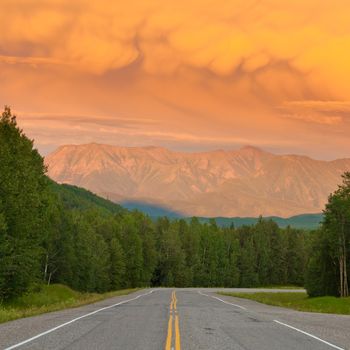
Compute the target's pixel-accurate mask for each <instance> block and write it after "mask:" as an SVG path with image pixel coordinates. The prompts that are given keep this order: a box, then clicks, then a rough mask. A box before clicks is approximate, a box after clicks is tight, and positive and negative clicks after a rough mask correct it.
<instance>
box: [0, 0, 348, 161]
mask: <svg viewBox="0 0 350 350" xmlns="http://www.w3.org/2000/svg"><path fill="white" fill-rule="evenodd" d="M349 23H350V4H349V2H348V1H347V0H334V1H333V2H325V1H324V2H320V1H318V0H307V1H305V0H295V1H290V2H286V1H280V0H262V1H256V0H244V1H243V0H228V1H227V0H215V1H214V0H186V1H185V0H178V1H163V0H149V1H140V0H129V1H125V2H122V1H117V2H113V1H107V0H101V1H95V0H75V1H69V0H2V1H1V2H0V79H1V84H0V102H2V103H3V104H5V103H11V104H13V105H14V106H15V107H18V109H21V110H24V111H25V112H27V113H24V114H23V115H25V116H26V118H29V116H28V112H36V113H37V112H41V113H44V115H52V114H54V115H57V114H62V115H64V114H65V113H68V114H71V115H84V116H86V115H90V114H91V115H97V116H101V115H102V116H103V115H112V116H114V117H111V118H112V122H111V121H110V120H106V119H105V118H102V117H101V118H100V119H99V123H100V125H101V128H104V127H106V126H108V125H111V123H112V124H113V123H115V125H118V122H119V121H120V118H129V117H130V118H134V117H136V119H144V120H147V119H152V120H156V121H157V123H158V124H157V123H156V124H155V125H157V126H155V125H154V126H149V125H148V126H147V128H149V129H147V132H145V133H142V132H140V133H139V134H137V135H138V137H139V138H140V140H141V141H140V142H142V137H144V139H143V140H144V142H145V143H146V142H149V141H150V140H149V138H147V137H146V136H145V135H146V134H147V133H149V134H152V135H156V134H157V133H160V134H162V135H163V134H164V135H168V137H169V138H171V137H172V136H171V135H170V134H169V131H168V130H176V131H175V132H174V134H176V135H187V136H189V137H187V136H186V137H187V139H190V138H191V137H192V136H193V137H194V138H195V139H196V138H198V139H200V138H201V137H202V138H203V140H204V139H206V140H210V139H211V138H212V139H213V140H218V139H220V138H222V140H233V142H232V144H235V143H236V142H238V140H241V142H244V140H247V141H249V143H254V142H253V141H254V139H256V140H257V143H259V144H260V145H265V144H267V143H268V142H267V141H266V142H265V141H264V140H263V139H262V137H261V135H264V137H265V139H266V140H269V142H270V144H271V145H275V144H277V143H278V142H282V141H281V140H286V143H287V144H293V142H298V140H300V138H298V137H294V136H293V133H298V134H302V135H304V136H305V137H306V139H307V141H305V145H304V149H305V150H306V149H307V147H310V148H312V149H314V151H313V152H314V153H316V152H317V151H316V148H317V145H318V144H319V143H320V142H321V143H324V139H325V135H326V132H327V133H328V134H329V135H330V136H329V137H330V139H332V140H333V141H332V142H334V143H335V144H334V150H333V151H332V154H335V153H337V152H340V150H342V149H344V148H346V147H348V146H350V144H349V141H347V138H348V136H347V132H348V131H350V127H349V121H348V118H347V113H348V110H345V111H344V108H343V109H342V110H341V111H340V110H339V108H338V107H339V106H338V107H337V108H335V107H334V105H333V106H331V104H332V103H333V102H334V103H343V102H341V101H349V100H350V86H349V84H350V83H349V81H350V65H349V63H348V62H349V58H350V26H349ZM293 101H300V102H298V103H295V102H293ZM310 101H319V102H317V103H316V104H315V103H311V102H310ZM322 101H330V102H327V106H328V107H327V108H329V109H330V110H325V105H322V103H323V102H322ZM332 101H333V102H332ZM336 101H340V102H336ZM303 103H304V105H302V104H303ZM334 103H333V104H334ZM344 103H347V102H344ZM67 109H68V111H67ZM62 118H63V119H65V120H70V123H76V124H74V125H76V126H77V128H76V130H78V129H79V128H78V126H79V125H78V124H79V121H78V120H77V119H76V118H75V119H74V118H72V119H69V117H67V116H66V117H64V116H62ZM96 120H97V119H96ZM41 122H42V123H46V125H49V123H51V124H50V125H57V124H56V123H58V120H52V119H50V118H48V119H47V120H46V121H41ZM28 123H29V124H30V128H31V130H33V132H34V131H35V130H34V129H35V125H34V121H33V119H28ZM29 124H28V125H29ZM65 125H67V123H66V124H65ZM70 125H72V124H70ZM160 125H161V126H160ZM315 125H316V126H317V127H315ZM61 126H62V125H61ZM28 127H29V126H28ZM142 127H144V126H142ZM62 128H63V126H62ZM140 128H141V126H140ZM152 128H153V129H152ZM157 128H159V129H157ZM167 129H168V130H167ZM37 130H39V126H37ZM286 130H288V132H286ZM291 131H292V132H291ZM77 132H78V131H77ZM85 132H89V133H90V132H92V131H91V130H90V129H89V130H88V131H86V130H85ZM232 134H234V135H232ZM91 135H94V137H97V136H96V133H93V134H91ZM334 135H337V137H336V138H334ZM166 137H167V136H164V138H166ZM39 138H40V136H39ZM131 138H132V135H130V138H129V140H131ZM173 139H176V140H178V142H182V141H183V142H185V141H184V139H185V138H184V137H182V138H181V137H174V138H173ZM62 140H63V138H62ZM157 140H158V139H155V141H156V142H158V141H157ZM287 141H288V142H287ZM57 142H58V141H57ZM62 142H63V141H62ZM115 142H117V141H115ZM130 142H131V141H130ZM203 142H204V141H203ZM215 142H216V141H215ZM230 142H231V141H230ZM230 142H227V143H230ZM227 143H226V141H225V142H223V144H224V145H226V144H227ZM230 144H231V143H230Z"/></svg>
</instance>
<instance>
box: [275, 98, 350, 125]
mask: <svg viewBox="0 0 350 350" xmlns="http://www.w3.org/2000/svg"><path fill="white" fill-rule="evenodd" d="M278 109H279V110H280V111H281V112H282V114H283V116H284V117H285V118H291V119H296V120H300V121H303V122H307V123H316V124H324V125H329V126H332V125H340V124H343V123H344V122H346V121H348V120H350V101H290V102H285V103H284V104H283V105H281V106H280V107H279V108H278ZM347 119H348V120H347Z"/></svg>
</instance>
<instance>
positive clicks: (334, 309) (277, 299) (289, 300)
mask: <svg viewBox="0 0 350 350" xmlns="http://www.w3.org/2000/svg"><path fill="white" fill-rule="evenodd" d="M219 294H221V295H227V296H231V297H236V298H244V299H250V300H255V301H257V302H259V303H263V304H267V305H274V306H281V307H286V308H289V309H294V310H298V311H307V312H321V313H331V314H341V315H350V297H347V298H337V297H333V296H324V297H314V298H310V297H309V296H308V295H307V293H302V292H298V293H287V292H283V293H278V292H277V293H267V292H266V293H265V292H262V293H219Z"/></svg>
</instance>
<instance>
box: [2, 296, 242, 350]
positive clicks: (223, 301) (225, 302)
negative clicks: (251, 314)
mask: <svg viewBox="0 0 350 350" xmlns="http://www.w3.org/2000/svg"><path fill="white" fill-rule="evenodd" d="M198 293H199V294H201V295H204V296H206V297H209V298H213V299H216V300H219V301H221V302H222V303H224V304H227V305H231V306H235V307H238V308H240V309H242V310H247V309H246V308H245V307H244V306H241V305H237V304H233V303H229V302H228V301H226V300H223V299H220V298H218V297H214V296H212V295H208V294H204V293H202V292H201V291H198ZM5 350H7V349H5Z"/></svg>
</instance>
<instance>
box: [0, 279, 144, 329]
mask: <svg viewBox="0 0 350 350" xmlns="http://www.w3.org/2000/svg"><path fill="white" fill-rule="evenodd" d="M135 291H137V289H124V290H119V291H115V292H108V293H103V294H98V293H80V292H77V291H74V290H72V289H71V288H69V287H67V286H64V285H60V284H52V285H50V286H45V285H40V286H35V287H33V288H32V290H29V291H28V292H26V293H25V294H23V295H22V296H20V297H16V298H13V299H12V300H11V301H7V302H4V303H2V304H0V323H2V322H7V321H12V320H15V319H17V318H22V317H29V316H34V315H39V314H42V313H45V312H51V311H57V310H62V309H66V308H72V307H77V306H82V305H86V304H91V303H94V302H96V301H100V300H103V299H106V298H111V297H115V296H121V295H127V294H129V293H132V292H135Z"/></svg>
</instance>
